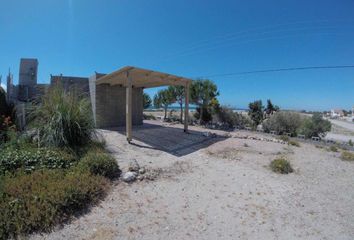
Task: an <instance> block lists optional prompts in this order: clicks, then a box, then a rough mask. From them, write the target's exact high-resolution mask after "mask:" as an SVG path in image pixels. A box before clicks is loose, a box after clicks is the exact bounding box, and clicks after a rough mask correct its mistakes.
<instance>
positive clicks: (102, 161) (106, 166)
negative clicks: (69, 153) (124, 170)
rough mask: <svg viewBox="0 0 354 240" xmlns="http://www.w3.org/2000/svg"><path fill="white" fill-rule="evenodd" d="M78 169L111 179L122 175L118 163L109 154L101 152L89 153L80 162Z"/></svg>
mask: <svg viewBox="0 0 354 240" xmlns="http://www.w3.org/2000/svg"><path fill="white" fill-rule="evenodd" d="M77 168H78V169H79V170H81V171H89V172H90V173H92V174H95V175H101V176H104V177H107V178H110V179H113V178H115V177H118V176H119V175H120V170H119V167H118V164H117V161H116V160H115V159H114V158H113V157H112V156H110V155H109V154H107V153H104V152H100V151H89V152H88V153H87V154H86V156H84V157H83V158H82V159H81V160H80V162H79V164H78V166H77Z"/></svg>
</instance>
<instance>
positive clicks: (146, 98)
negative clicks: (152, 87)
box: [143, 92, 152, 109]
mask: <svg viewBox="0 0 354 240" xmlns="http://www.w3.org/2000/svg"><path fill="white" fill-rule="evenodd" d="M151 103H152V100H151V97H150V96H149V94H147V93H145V92H144V93H143V108H144V109H147V108H149V107H150V106H151Z"/></svg>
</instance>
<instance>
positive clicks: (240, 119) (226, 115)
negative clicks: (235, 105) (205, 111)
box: [215, 106, 251, 128]
mask: <svg viewBox="0 0 354 240" xmlns="http://www.w3.org/2000/svg"><path fill="white" fill-rule="evenodd" d="M215 112H216V113H215V116H216V118H217V121H218V122H220V123H222V124H224V125H226V126H227V127H228V128H234V127H239V128H244V127H245V126H247V125H250V124H251V122H250V119H249V118H247V117H246V116H243V115H242V114H240V113H236V112H234V111H233V110H232V109H231V108H228V107H224V106H223V107H218V108H216V110H215Z"/></svg>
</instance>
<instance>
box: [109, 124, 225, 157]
mask: <svg viewBox="0 0 354 240" xmlns="http://www.w3.org/2000/svg"><path fill="white" fill-rule="evenodd" d="M107 130H110V131H117V132H118V133H120V134H123V135H125V127H119V128H110V129H107ZM205 132H208V130H205V131H196V130H189V132H188V133H184V131H183V129H182V128H178V127H170V126H162V125H159V124H154V123H144V124H143V125H140V126H133V141H132V142H131V144H132V145H134V146H137V147H140V148H148V149H156V150H161V151H164V152H167V153H170V154H172V155H174V156H177V157H181V156H184V155H188V154H190V153H192V152H195V151H198V150H199V149H202V148H206V147H208V146H210V145H212V144H214V143H216V142H219V141H223V140H225V139H226V138H227V137H225V136H221V135H214V136H205V134H203V133H205Z"/></svg>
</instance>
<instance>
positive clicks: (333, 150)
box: [328, 146, 338, 152]
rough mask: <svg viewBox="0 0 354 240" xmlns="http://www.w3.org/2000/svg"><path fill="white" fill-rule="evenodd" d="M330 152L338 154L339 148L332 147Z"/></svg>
mask: <svg viewBox="0 0 354 240" xmlns="http://www.w3.org/2000/svg"><path fill="white" fill-rule="evenodd" d="M328 150H329V151H331V152H338V148H337V147H336V146H330V147H329V149H328Z"/></svg>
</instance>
